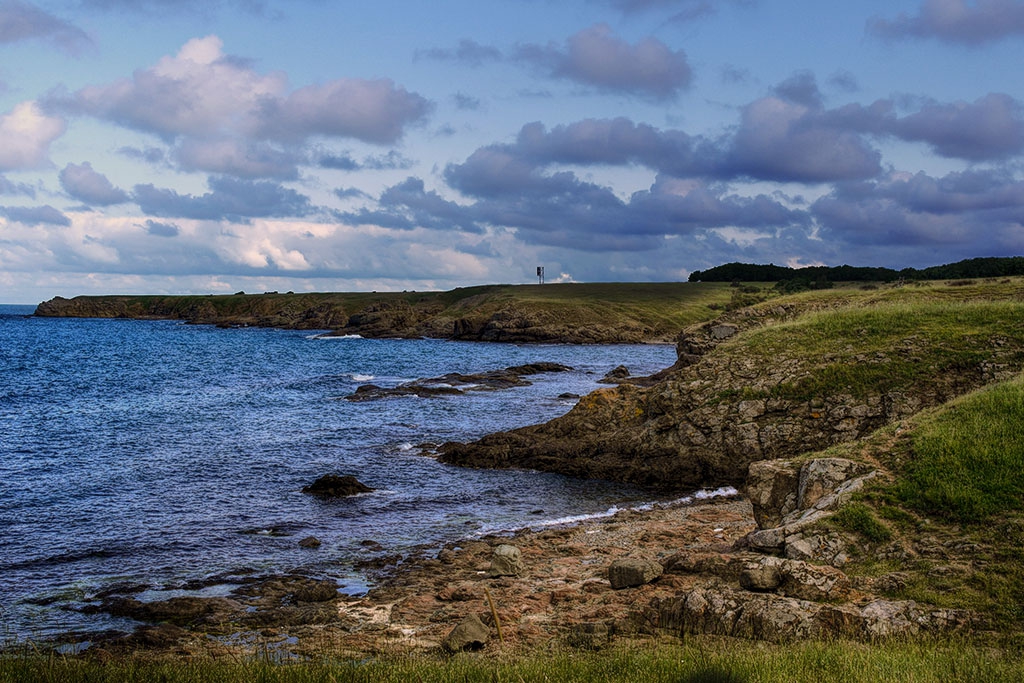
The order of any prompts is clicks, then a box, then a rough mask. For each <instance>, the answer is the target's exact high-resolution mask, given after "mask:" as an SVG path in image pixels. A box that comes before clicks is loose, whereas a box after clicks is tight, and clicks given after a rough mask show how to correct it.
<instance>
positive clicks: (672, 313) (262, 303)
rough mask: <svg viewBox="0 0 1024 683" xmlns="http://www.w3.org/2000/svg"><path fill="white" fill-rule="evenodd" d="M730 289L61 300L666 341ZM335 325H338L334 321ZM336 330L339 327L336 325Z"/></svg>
mask: <svg viewBox="0 0 1024 683" xmlns="http://www.w3.org/2000/svg"><path fill="white" fill-rule="evenodd" d="M733 295H734V288H730V287H729V286H728V285H727V284H723V283H710V284H694V283H688V282H671V283H574V284H552V285H543V286H541V285H486V286H480V287H466V288H459V289H454V290H451V291H447V292H388V293H377V292H363V293H310V294H277V293H267V294H255V295H249V294H232V295H217V296H212V295H205V296H159V295H152V296H92V297H76V298H75V299H72V300H70V303H67V304H66V306H67V310H68V311H69V313H70V314H71V315H85V316H97V317H111V316H131V317H170V318H182V319H190V320H194V319H198V320H200V321H204V322H218V321H223V322H243V323H247V324H260V325H270V326H290V325H291V324H292V323H293V321H295V320H296V319H301V318H302V315H303V313H304V312H305V311H309V310H319V311H323V310H324V309H330V310H333V311H335V312H336V313H337V318H338V319H340V320H344V319H347V317H348V316H350V315H354V314H357V313H360V312H363V311H365V310H366V309H367V308H368V307H378V308H379V307H399V308H408V309H409V310H410V311H411V312H412V313H413V314H414V315H415V317H417V318H418V319H420V320H421V321H426V322H427V329H438V330H447V329H450V327H451V323H452V322H453V321H455V320H458V319H462V318H471V319H475V320H479V321H484V320H487V319H489V318H490V317H491V316H493V315H494V314H496V313H498V312H499V311H502V310H517V311H523V312H527V313H534V314H541V315H542V316H544V315H549V317H550V318H551V319H554V320H557V321H558V322H559V323H561V324H565V325H568V326H579V327H584V326H596V325H603V324H607V323H608V322H611V321H614V322H627V323H633V324H635V325H636V326H637V327H639V328H643V329H645V330H649V333H648V334H647V335H646V336H647V338H648V339H670V338H672V337H673V336H674V335H675V334H676V333H677V332H678V331H679V330H680V329H682V328H683V327H685V326H686V325H689V324H691V323H694V322H699V321H702V320H709V319H711V318H713V317H714V316H715V315H717V311H719V310H721V309H723V308H725V307H726V306H727V305H728V304H729V302H730V300H731V298H732V297H733ZM342 324H343V323H342ZM338 326H339V327H340V326H341V325H338Z"/></svg>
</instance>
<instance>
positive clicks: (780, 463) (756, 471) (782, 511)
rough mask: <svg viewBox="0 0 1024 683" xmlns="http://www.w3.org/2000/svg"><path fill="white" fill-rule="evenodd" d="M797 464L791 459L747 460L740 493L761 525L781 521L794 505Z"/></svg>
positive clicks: (798, 480)
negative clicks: (749, 461) (747, 464)
mask: <svg viewBox="0 0 1024 683" xmlns="http://www.w3.org/2000/svg"><path fill="white" fill-rule="evenodd" d="M799 490H800V464H799V463H797V462H794V461H792V460H761V461H759V462H754V463H751V464H750V467H749V468H748V470H747V480H746V483H745V484H744V487H743V493H744V494H745V495H746V497H747V500H749V501H750V503H751V505H753V506H754V519H755V520H756V521H757V526H758V527H760V528H762V529H771V528H773V527H777V526H779V524H781V523H782V518H783V517H785V516H786V515H788V514H789V513H791V512H793V511H794V510H796V509H797V501H798V497H799Z"/></svg>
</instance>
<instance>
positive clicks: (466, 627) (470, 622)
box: [441, 614, 491, 652]
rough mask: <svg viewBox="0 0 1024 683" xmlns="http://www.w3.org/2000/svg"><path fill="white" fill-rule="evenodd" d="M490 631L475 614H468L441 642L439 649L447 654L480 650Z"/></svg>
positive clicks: (485, 642)
mask: <svg viewBox="0 0 1024 683" xmlns="http://www.w3.org/2000/svg"><path fill="white" fill-rule="evenodd" d="M490 635H491V630H490V629H489V628H487V626H486V625H485V624H484V622H482V621H481V620H480V617H478V616H477V615H475V614H470V615H469V616H468V617H466V618H465V619H463V620H462V621H461V622H460V623H459V625H458V626H456V627H455V628H453V629H452V630H451V632H450V633H449V634H448V635H447V637H445V639H444V640H443V641H441V647H443V648H444V649H445V650H447V651H448V652H462V651H463V650H480V649H482V648H483V647H484V646H485V645H486V644H487V640H488V639H489V638H490Z"/></svg>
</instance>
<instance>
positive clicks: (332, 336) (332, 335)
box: [306, 333, 363, 339]
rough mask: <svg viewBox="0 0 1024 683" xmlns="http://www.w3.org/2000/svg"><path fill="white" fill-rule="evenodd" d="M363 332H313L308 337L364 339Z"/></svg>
mask: <svg viewBox="0 0 1024 683" xmlns="http://www.w3.org/2000/svg"><path fill="white" fill-rule="evenodd" d="M362 338H363V335H361V334H330V333H327V334H311V335H309V336H308V337H306V339H362Z"/></svg>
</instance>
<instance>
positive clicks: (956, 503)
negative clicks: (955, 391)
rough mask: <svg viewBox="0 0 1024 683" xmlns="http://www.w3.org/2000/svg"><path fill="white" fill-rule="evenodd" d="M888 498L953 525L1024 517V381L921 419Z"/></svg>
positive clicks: (996, 387)
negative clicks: (910, 451) (892, 495)
mask: <svg viewBox="0 0 1024 683" xmlns="http://www.w3.org/2000/svg"><path fill="white" fill-rule="evenodd" d="M912 448H913V455H912V457H911V458H910V459H909V461H908V462H907V464H906V467H905V469H904V471H903V472H902V473H901V477H900V481H899V483H898V484H897V485H896V487H895V492H896V494H897V495H898V497H899V498H900V500H901V501H902V502H903V503H904V504H905V505H906V506H907V507H909V508H911V509H914V510H916V511H918V512H920V513H922V514H925V515H932V516H936V517H940V518H943V519H946V520H948V521H951V522H955V523H970V524H977V523H984V522H988V521H990V520H992V519H993V518H995V517H997V516H1004V515H1006V514H1008V513H1014V512H1024V379H1020V378H1018V379H1016V380H1014V381H1010V382H1003V383H1000V384H997V385H994V386H991V387H988V388H986V389H984V390H981V391H978V392H975V393H973V394H970V395H969V396H967V397H964V398H963V399H962V400H959V401H956V402H954V403H953V404H951V405H949V406H948V407H947V408H946V409H945V410H942V411H940V412H938V413H935V414H934V415H931V416H929V418H928V419H926V420H924V421H923V423H922V424H921V425H920V427H919V428H918V429H917V430H916V431H915V434H914V437H913V442H912Z"/></svg>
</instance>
